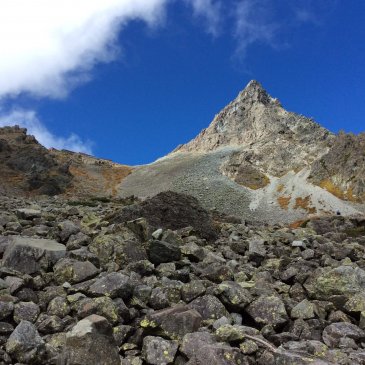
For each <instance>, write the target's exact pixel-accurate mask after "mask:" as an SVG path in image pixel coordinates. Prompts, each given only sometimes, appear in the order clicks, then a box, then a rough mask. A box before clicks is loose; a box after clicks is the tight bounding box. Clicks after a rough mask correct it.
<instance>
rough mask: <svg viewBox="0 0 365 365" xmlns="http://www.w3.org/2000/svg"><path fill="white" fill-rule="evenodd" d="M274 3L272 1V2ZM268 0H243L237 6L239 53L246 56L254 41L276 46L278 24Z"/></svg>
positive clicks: (235, 30) (236, 31)
mask: <svg viewBox="0 0 365 365" xmlns="http://www.w3.org/2000/svg"><path fill="white" fill-rule="evenodd" d="M271 4H272V3H271ZM269 5H270V3H269V2H268V1H267V0H241V1H239V2H238V3H237V5H236V8H235V29H234V34H235V37H236V38H237V40H238V48H237V54H238V55H239V56H240V57H244V56H245V55H246V52H247V48H248V47H249V46H251V45H252V44H254V43H264V44H266V45H270V46H274V45H275V37H276V34H277V32H278V29H279V26H278V24H277V23H276V22H275V21H273V20H272V18H273V14H272V13H271V12H270V10H269Z"/></svg>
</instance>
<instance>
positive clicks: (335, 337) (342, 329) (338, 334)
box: [322, 322, 365, 347]
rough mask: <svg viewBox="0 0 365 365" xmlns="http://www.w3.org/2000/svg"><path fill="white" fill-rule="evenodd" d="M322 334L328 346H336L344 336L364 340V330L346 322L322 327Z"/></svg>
mask: <svg viewBox="0 0 365 365" xmlns="http://www.w3.org/2000/svg"><path fill="white" fill-rule="evenodd" d="M322 336H323V341H324V343H325V344H326V345H327V346H328V347H338V346H339V345H340V343H341V340H343V339H344V338H351V339H353V340H355V341H360V340H361V341H364V340H365V332H364V331H363V330H362V329H360V328H359V327H357V326H355V325H354V324H352V323H346V322H338V323H332V324H330V325H329V326H327V327H326V328H325V329H324V331H323V335H322Z"/></svg>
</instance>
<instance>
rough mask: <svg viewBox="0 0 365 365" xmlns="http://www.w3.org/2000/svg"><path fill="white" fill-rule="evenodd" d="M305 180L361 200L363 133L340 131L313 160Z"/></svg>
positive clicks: (364, 182)
mask: <svg viewBox="0 0 365 365" xmlns="http://www.w3.org/2000/svg"><path fill="white" fill-rule="evenodd" d="M309 181H311V182H312V183H314V184H316V185H318V186H320V187H322V188H323V189H326V190H328V191H329V192H331V193H332V194H333V195H335V196H337V197H339V198H340V199H343V200H349V201H353V202H362V203H364V202H365V133H361V134H359V135H357V136H356V135H354V134H345V133H343V132H341V133H340V134H339V135H338V136H336V139H335V141H334V143H333V145H332V147H331V149H330V150H329V151H328V153H326V154H325V155H324V156H322V157H321V158H320V159H318V160H316V161H315V162H314V163H313V165H312V168H311V174H310V176H309Z"/></svg>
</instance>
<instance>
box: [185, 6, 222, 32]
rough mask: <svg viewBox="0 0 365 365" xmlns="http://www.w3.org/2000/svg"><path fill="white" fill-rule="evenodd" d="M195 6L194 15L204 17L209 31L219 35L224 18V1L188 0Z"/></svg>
mask: <svg viewBox="0 0 365 365" xmlns="http://www.w3.org/2000/svg"><path fill="white" fill-rule="evenodd" d="M186 2H187V3H188V4H190V5H191V6H192V7H193V11H194V15H195V16H198V17H203V18H204V19H205V21H206V27H207V31H208V33H210V34H211V35H213V36H217V35H218V34H219V32H220V27H221V20H222V16H223V14H222V3H221V2H220V1H215V0H186Z"/></svg>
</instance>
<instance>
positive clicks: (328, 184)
mask: <svg viewBox="0 0 365 365" xmlns="http://www.w3.org/2000/svg"><path fill="white" fill-rule="evenodd" d="M319 186H320V187H321V188H322V189H325V190H327V191H328V192H329V193H331V194H332V195H334V196H336V197H337V198H339V199H342V200H349V201H352V202H357V201H358V200H359V199H358V198H357V197H356V196H355V195H354V194H353V189H352V187H350V188H349V189H347V191H343V190H342V189H341V188H340V187H338V186H336V185H335V184H334V183H333V182H332V181H331V180H328V179H326V180H322V181H321V182H320V183H319Z"/></svg>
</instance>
